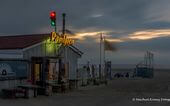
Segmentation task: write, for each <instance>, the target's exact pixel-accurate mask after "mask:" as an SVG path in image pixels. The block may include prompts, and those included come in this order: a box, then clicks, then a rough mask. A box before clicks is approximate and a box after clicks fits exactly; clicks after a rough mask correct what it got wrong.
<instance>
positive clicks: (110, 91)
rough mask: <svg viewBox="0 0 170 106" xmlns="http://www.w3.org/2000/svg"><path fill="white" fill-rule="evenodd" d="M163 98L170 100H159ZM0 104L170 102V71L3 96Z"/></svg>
mask: <svg viewBox="0 0 170 106" xmlns="http://www.w3.org/2000/svg"><path fill="white" fill-rule="evenodd" d="M133 98H134V101H133ZM142 98H143V99H142ZM148 98H149V99H150V100H149V101H148ZM161 98H166V99H167V100H165V99H164V100H163V99H162V101H159V100H161ZM168 99H169V102H168ZM140 100H142V101H140ZM0 106H170V72H166V71H157V72H155V78H154V79H140V78H138V79H123V78H122V79H114V80H112V81H110V82H109V84H108V85H107V86H104V85H100V86H88V87H85V88H80V89H79V90H76V91H74V92H69V93H66V94H55V95H53V96H49V97H46V96H40V97H37V98H31V99H15V100H14V99H13V100H3V99H0Z"/></svg>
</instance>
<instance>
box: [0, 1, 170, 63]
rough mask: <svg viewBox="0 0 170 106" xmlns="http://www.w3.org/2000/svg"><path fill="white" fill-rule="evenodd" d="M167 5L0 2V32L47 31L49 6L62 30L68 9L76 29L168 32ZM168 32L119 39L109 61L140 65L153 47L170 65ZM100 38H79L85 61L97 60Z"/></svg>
mask: <svg viewBox="0 0 170 106" xmlns="http://www.w3.org/2000/svg"><path fill="white" fill-rule="evenodd" d="M169 4H170V1H169V0H1V1H0V14H1V16H0V35H1V36H3V35H15V34H32V33H49V32H51V31H52V28H51V27H50V20H49V12H50V11H51V10H55V11H56V12H57V28H58V30H59V29H61V19H62V17H61V15H62V13H63V12H65V13H67V22H66V24H67V29H70V30H71V31H73V32H75V33H85V32H100V31H102V32H104V31H105V32H108V33H107V34H106V35H110V38H116V39H119V38H122V37H129V35H130V34H133V33H134V32H140V31H145V30H163V29H168V30H169V29H170V12H169V11H170V7H169ZM164 35H165V34H164ZM166 35H167V36H162V35H160V36H159V37H158V38H153V39H152V38H151V39H145V40H127V41H124V42H119V43H118V44H117V46H118V48H119V50H118V51H117V52H115V53H111V52H109V53H107V59H108V60H112V61H113V63H115V64H125V63H130V64H136V63H138V62H139V61H140V60H142V59H143V55H144V53H145V52H146V51H147V50H149V51H152V52H153V53H155V62H156V64H169V62H170V56H169V54H170V47H169V46H168V45H170V42H169V40H170V38H169V35H170V34H169V33H166ZM87 36H88V35H87ZM98 36H99V35H96V37H86V38H85V39H84V40H81V41H77V44H76V46H77V47H78V48H79V49H80V50H82V51H83V52H84V53H85V54H84V56H83V57H82V59H80V62H81V63H85V62H86V61H88V60H91V61H92V62H93V63H98V60H99V58H98V56H99V53H98V49H99V45H98V43H97V42H96V39H98ZM148 36H151V35H148ZM89 57H90V58H89Z"/></svg>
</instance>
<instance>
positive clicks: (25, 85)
mask: <svg viewBox="0 0 170 106" xmlns="http://www.w3.org/2000/svg"><path fill="white" fill-rule="evenodd" d="M18 88H22V89H24V90H25V94H24V96H25V97H26V98H29V90H33V91H34V97H37V89H38V88H39V86H37V85H30V84H24V85H18Z"/></svg>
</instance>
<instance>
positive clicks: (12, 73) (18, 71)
mask: <svg viewBox="0 0 170 106" xmlns="http://www.w3.org/2000/svg"><path fill="white" fill-rule="evenodd" d="M27 73H28V62H27V61H20V60H15V61H14V60H0V80H7V79H14V78H16V79H19V78H26V77H27Z"/></svg>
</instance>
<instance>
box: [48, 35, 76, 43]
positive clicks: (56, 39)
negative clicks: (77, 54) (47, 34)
mask: <svg viewBox="0 0 170 106" xmlns="http://www.w3.org/2000/svg"><path fill="white" fill-rule="evenodd" d="M51 40H52V41H54V42H55V43H58V44H62V45H64V46H69V45H72V44H74V40H72V39H69V38H67V37H66V35H64V36H60V35H58V34H57V33H56V32H52V33H51Z"/></svg>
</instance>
